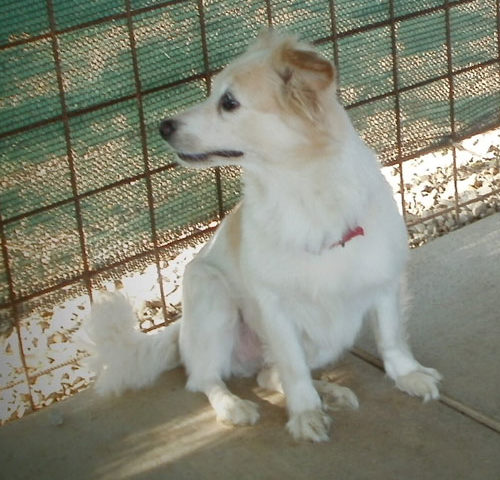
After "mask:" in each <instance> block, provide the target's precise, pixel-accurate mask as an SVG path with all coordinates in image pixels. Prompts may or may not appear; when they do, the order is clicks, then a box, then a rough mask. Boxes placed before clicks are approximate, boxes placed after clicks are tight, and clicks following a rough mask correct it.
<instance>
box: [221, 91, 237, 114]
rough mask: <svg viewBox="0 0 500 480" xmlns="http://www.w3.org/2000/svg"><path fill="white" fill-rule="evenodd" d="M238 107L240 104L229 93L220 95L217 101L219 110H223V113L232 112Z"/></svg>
mask: <svg viewBox="0 0 500 480" xmlns="http://www.w3.org/2000/svg"><path fill="white" fill-rule="evenodd" d="M239 106H240V103H239V102H238V100H236V98H234V97H233V94H232V93H231V92H226V93H225V94H224V95H222V97H221V99H220V101H219V108H220V109H222V110H224V111H225V112H232V111H233V110H236V109H237V108H238V107H239Z"/></svg>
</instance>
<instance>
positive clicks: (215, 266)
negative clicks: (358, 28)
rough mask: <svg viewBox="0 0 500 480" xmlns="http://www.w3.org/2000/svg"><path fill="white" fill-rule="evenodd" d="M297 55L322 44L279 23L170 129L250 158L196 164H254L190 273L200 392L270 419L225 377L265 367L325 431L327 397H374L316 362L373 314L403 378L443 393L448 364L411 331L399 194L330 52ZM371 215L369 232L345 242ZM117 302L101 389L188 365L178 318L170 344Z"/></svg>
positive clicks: (233, 416)
mask: <svg viewBox="0 0 500 480" xmlns="http://www.w3.org/2000/svg"><path fill="white" fill-rule="evenodd" d="M297 51H299V54H300V53H301V52H302V53H304V52H311V49H310V47H309V46H306V45H303V44H300V43H297V42H296V40H294V39H291V38H289V37H281V36H279V35H275V34H274V35H269V36H268V37H266V38H264V39H261V40H260V41H259V42H258V43H257V45H256V46H254V47H252V48H251V49H250V50H249V52H248V53H246V54H245V55H243V56H242V57H240V58H239V59H237V60H236V61H235V62H234V63H233V64H231V65H230V66H229V67H227V68H226V69H225V70H224V71H223V72H222V73H221V74H220V75H219V77H218V79H217V81H216V83H215V85H214V89H213V93H212V95H211V97H210V98H209V99H208V100H207V101H206V102H204V103H203V104H201V105H199V106H196V107H194V108H192V109H190V110H189V111H187V112H185V113H184V114H181V115H180V116H178V117H176V119H175V121H176V122H177V123H176V127H177V129H176V131H175V133H173V134H172V135H171V137H169V138H168V140H169V143H170V144H171V146H172V147H173V148H174V149H176V150H177V151H180V152H181V153H185V154H200V153H207V152H220V151H222V150H226V151H227V150H232V151H239V152H242V154H243V155H242V156H240V157H237V158H230V159H228V158H225V157H223V156H220V155H218V154H212V155H210V156H209V157H208V158H205V159H203V160H199V161H196V159H195V160H189V159H187V160H185V161H184V162H181V163H183V164H187V166H189V167H193V166H194V167H197V168H203V167H207V166H213V165H228V164H238V165H241V166H242V167H243V169H244V171H245V175H244V180H243V181H244V200H243V201H242V203H241V204H240V205H239V206H238V207H237V208H236V209H235V210H234V211H233V212H232V213H231V214H230V215H228V216H227V217H226V218H225V220H224V221H223V222H222V224H221V225H220V227H219V229H218V231H217V232H216V234H215V235H214V237H213V238H212V240H211V241H210V242H209V243H208V244H207V245H206V246H205V247H204V248H203V249H202V251H201V252H200V253H199V254H198V256H197V257H196V258H195V259H194V260H193V261H192V262H191V263H190V264H189V265H188V267H187V269H186V272H185V276H184V298H183V317H182V320H181V321H180V332H179V342H178V345H179V348H180V355H181V359H182V363H183V365H184V366H185V367H186V371H187V375H188V382H187V388H188V389H190V390H193V391H201V392H204V393H205V394H206V395H207V397H208V399H209V401H210V403H211V405H212V406H213V408H214V409H215V412H216V415H217V418H218V419H219V420H222V421H224V422H229V423H233V424H253V423H255V422H256V421H257V418H258V412H257V408H256V406H255V404H253V403H251V402H248V401H245V400H242V399H239V398H238V397H236V396H235V395H233V394H232V393H231V392H229V390H228V389H227V387H226V385H225V384H224V379H227V378H229V377H230V376H231V375H254V374H255V373H257V372H259V370H262V372H261V374H260V375H259V377H258V378H259V384H261V385H262V386H266V388H273V389H275V390H278V391H282V392H284V394H285V395H286V400H287V408H288V412H289V416H290V420H289V422H288V424H287V427H288V430H289V431H290V433H291V434H292V435H293V437H294V438H296V439H308V440H313V441H323V440H326V439H327V438H328V430H329V426H330V419H329V417H328V415H327V414H326V412H325V408H324V403H323V401H322V398H321V396H320V395H323V396H324V397H325V396H326V397H329V399H330V400H332V399H333V400H334V402H336V403H340V404H344V405H348V406H350V407H353V408H356V407H357V404H358V402H357V399H356V396H355V395H354V394H353V393H352V392H351V391H350V390H349V389H347V388H345V387H340V386H337V385H332V386H328V384H327V383H326V382H314V381H313V380H312V378H311V374H310V371H311V369H313V368H318V367H322V366H324V365H326V364H328V363H330V362H333V361H335V360H336V359H337V358H338V357H339V356H340V355H341V354H342V353H343V352H344V351H345V350H346V349H347V348H349V347H351V346H352V344H353V342H354V340H355V338H356V335H357V333H358V331H359V329H360V327H361V325H362V322H363V319H364V318H365V317H366V316H367V315H369V314H372V315H373V316H374V317H375V318H376V320H375V322H374V323H375V326H376V333H377V341H378V346H379V349H380V353H381V356H382V358H383V360H384V364H385V367H386V371H387V374H388V375H389V376H390V377H391V378H393V379H394V380H395V382H396V385H397V386H398V387H399V388H400V389H402V390H404V391H406V392H408V393H409V394H411V395H418V396H421V397H423V398H424V399H425V400H427V399H430V398H437V397H438V395H439V393H438V389H437V382H438V381H439V379H440V375H439V374H438V373H437V372H436V371H435V370H433V369H428V368H425V367H422V366H421V365H420V364H419V363H418V362H417V361H416V360H415V358H414V357H413V355H412V353H411V352H410V349H409V347H408V344H407V341H406V333H405V328H404V323H403V321H402V318H401V317H402V316H401V305H400V296H401V293H400V289H401V287H400V285H401V279H402V277H403V275H404V269H405V265H406V260H407V236H406V230H405V225H404V223H403V220H402V218H401V217H400V215H399V213H398V211H397V207H396V205H395V202H394V200H393V197H392V192H391V191H390V188H389V186H388V185H387V184H386V182H385V180H384V178H383V176H382V175H381V173H380V171H379V167H378V164H377V161H376V158H375V156H374V154H373V153H372V151H371V150H370V149H369V148H368V147H367V146H366V145H365V144H364V143H363V142H362V140H361V139H360V137H359V136H358V135H357V133H356V132H355V130H354V128H353V127H352V125H351V123H350V121H349V119H348V116H347V115H346V113H345V112H344V110H343V109H342V107H341V106H340V104H339V103H338V102H337V99H336V96H335V84H334V82H333V81H332V78H331V77H332V76H331V74H330V73H331V71H330V70H329V68H330V67H329V64H327V63H326V61H324V60H318V58H319V57H317V56H316V55H315V54H312V53H311V54H309V53H306V55H302V54H301V55H295V54H296V53H297ZM294 55H295V56H294ZM322 62H323V63H322ZM227 91H231V93H232V94H233V95H234V97H235V98H237V99H238V101H239V102H240V106H239V108H237V109H235V110H234V111H224V110H221V108H220V98H221V97H222V96H223V95H224V93H225V92H227ZM311 92H312V93H311ZM285 95H286V96H285ZM307 109H309V110H307ZM304 110H305V112H304ZM357 226H361V227H362V228H363V229H364V232H365V235H364V236H358V237H355V238H353V239H352V240H350V241H349V242H348V243H347V244H346V245H345V247H341V246H334V245H335V244H336V243H337V242H339V241H340V240H341V239H342V237H343V235H344V234H345V233H346V232H347V231H348V230H349V229H353V228H355V227H357ZM110 302H111V304H110V305H109V306H108V307H106V306H105V305H104V304H101V305H97V306H96V307H95V309H94V321H93V322H94V324H96V327H95V328H94V333H95V338H96V340H95V341H96V343H98V344H99V345H100V347H99V350H100V353H101V358H102V362H103V363H104V364H105V365H106V366H107V369H106V370H105V371H104V376H102V377H100V378H99V380H98V387H99V388H100V390H101V391H106V390H115V391H118V390H122V389H123V388H124V387H133V388H137V387H140V386H142V385H144V384H149V383H151V381H152V380H153V378H154V377H156V376H157V375H158V374H159V372H160V371H161V370H163V369H167V368H170V367H172V366H173V365H175V364H176V361H175V358H176V353H175V349H176V345H177V344H176V333H177V330H176V327H175V326H173V327H169V328H170V329H173V330H171V331H173V333H172V334H169V333H164V334H162V336H160V337H159V339H157V340H156V341H154V340H153V339H152V338H150V337H147V336H141V335H140V334H139V333H138V332H135V331H132V330H131V327H130V325H131V324H132V313H131V312H130V311H129V310H127V309H126V307H125V306H124V304H123V302H122V300H121V299H111V300H110ZM120 312H121V313H120ZM118 314H120V315H122V316H123V317H125V318H126V321H127V323H128V325H122V324H121V323H119V321H118V319H117V318H115V316H116V315H118ZM106 325H109V326H107V327H105V326H106ZM103 327H105V330H104V331H103ZM167 332H168V329H167ZM115 342H117V344H115ZM101 345H102V346H101ZM149 369H151V370H150V371H149ZM325 403H326V402H325Z"/></svg>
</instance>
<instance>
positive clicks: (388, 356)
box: [375, 286, 441, 401]
mask: <svg viewBox="0 0 500 480" xmlns="http://www.w3.org/2000/svg"><path fill="white" fill-rule="evenodd" d="M400 303H401V300H400V288H399V286H396V287H394V288H391V289H387V290H385V291H383V292H382V293H381V294H380V295H379V298H378V299H377V302H376V305H375V310H376V325H375V326H376V330H375V336H376V339H377V346H378V349H379V352H380V354H381V356H382V359H383V361H384V367H385V371H386V373H387V375H389V377H391V378H392V379H393V380H394V381H395V382H396V386H397V387H398V388H399V389H400V390H403V391H404V392H406V393H408V394H409V395H415V396H419V397H422V398H423V399H424V400H425V401H427V400H430V399H436V398H438V397H439V390H438V386H437V385H438V382H439V381H440V380H441V375H440V374H439V372H438V371H437V370H434V369H433V368H426V367H423V366H422V365H420V363H418V362H417V360H415V357H414V356H413V354H412V352H411V350H410V347H409V346H408V343H407V339H406V337H407V335H406V329H405V324H404V322H403V319H402V314H401V304H400Z"/></svg>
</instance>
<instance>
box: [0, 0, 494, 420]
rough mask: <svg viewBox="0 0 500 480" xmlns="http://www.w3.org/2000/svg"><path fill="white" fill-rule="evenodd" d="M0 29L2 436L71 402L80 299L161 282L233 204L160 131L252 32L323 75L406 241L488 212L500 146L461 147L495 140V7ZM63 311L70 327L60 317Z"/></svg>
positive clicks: (218, 11) (59, 4) (375, 6)
mask: <svg viewBox="0 0 500 480" xmlns="http://www.w3.org/2000/svg"><path fill="white" fill-rule="evenodd" d="M0 20H1V21H0V91H1V94H0V238H1V245H2V248H1V251H0V256H1V259H0V331H1V332H2V334H3V347H2V350H3V352H0V354H2V355H3V357H2V358H3V359H4V361H2V364H1V366H0V407H1V408H0V410H3V413H2V415H1V420H6V419H8V418H10V417H11V416H16V415H17V416H19V415H20V412H23V411H30V410H36V409H37V408H40V407H41V406H43V405H45V404H47V403H50V401H52V400H54V399H58V398H61V396H64V395H67V394H69V393H71V392H72V391H75V390H78V389H79V388H80V386H81V385H80V384H81V383H82V381H83V380H82V376H81V375H79V374H78V373H75V372H78V368H77V367H76V366H75V365H76V364H77V363H78V359H79V358H80V356H83V355H84V352H76V353H75V355H74V357H73V358H72V359H70V360H68V359H66V358H63V357H62V356H61V355H60V354H58V353H57V352H58V346H59V345H60V344H61V343H64V338H66V337H68V336H70V335H71V334H72V332H73V331H74V330H76V329H77V327H78V326H79V321H80V316H79V315H78V314H75V313H74V312H75V311H76V312H77V313H78V310H81V311H82V315H83V313H85V312H86V311H87V309H88V303H89V299H92V296H93V292H94V291H95V289H97V288H99V287H100V286H101V285H102V284H103V283H105V282H106V281H109V280H110V279H111V280H112V279H115V280H116V281H118V279H120V278H121V277H122V276H123V274H124V273H125V272H130V271H134V270H140V269H144V268H146V266H153V267H152V268H153V274H154V275H155V276H156V278H157V277H158V276H162V275H164V273H165V268H167V267H168V265H170V264H171V262H172V259H174V258H175V257H176V256H177V255H178V254H179V253H180V252H181V251H182V248H184V247H185V246H187V245H190V244H192V243H193V242H196V241H201V240H202V239H205V238H206V237H207V235H209V234H210V233H211V232H212V231H213V229H214V228H215V227H216V226H217V224H218V222H220V220H221V219H222V218H223V216H224V214H225V213H226V212H228V211H229V210H230V209H231V208H232V207H233V206H234V205H235V203H236V202H237V200H238V196H239V171H238V170H237V169H234V168H224V169H221V168H219V169H213V170H210V171H205V172H201V173H200V172H191V171H186V170H183V169H180V168H178V167H176V165H175V162H174V158H173V157H172V156H171V154H169V153H168V152H167V151H166V150H165V149H164V145H163V143H164V142H163V141H162V140H161V139H160V138H159V135H158V134H157V125H158V122H159V120H160V119H162V118H163V117H165V116H166V115H170V114H173V113H175V112H177V111H179V110H182V109H184V108H185V107H187V106H189V105H191V104H193V103H196V102H198V101H200V100H202V99H203V98H205V97H206V95H207V94H208V93H209V92H210V86H211V81H212V78H213V76H214V75H215V74H216V73H217V72H218V71H220V69H221V68H222V67H223V66H224V65H225V64H226V63H227V62H228V61H230V60H231V59H232V58H233V57H234V56H235V55H237V54H238V53H240V52H242V51H243V50H244V48H245V46H246V45H247V43H248V42H249V41H250V40H251V39H252V38H253V37H255V36H256V35H257V33H258V32H259V31H260V30H261V29H262V28H263V27H266V26H272V27H274V28H277V29H284V30H288V31H293V32H296V33H298V34H299V35H300V36H301V37H302V38H304V39H305V40H308V41H310V42H313V43H314V44H316V45H317V46H318V48H319V49H320V50H321V51H322V53H323V54H324V55H325V56H326V57H328V58H330V59H332V60H333V61H334V62H335V64H336V66H337V70H338V76H339V79H340V87H339V95H340V98H341V100H342V103H343V104H344V105H345V106H346V108H347V109H348V111H349V113H350V116H351V118H352V119H353V121H354V123H355V125H356V127H357V128H358V130H359V131H360V132H361V134H362V136H363V137H364V138H365V140H366V141H367V142H368V143H369V144H370V145H371V146H372V147H373V148H374V149H375V150H376V151H377V153H378V154H379V157H380V159H381V162H382V164H383V165H384V166H385V169H386V170H387V172H386V173H387V175H388V177H390V179H391V183H392V184H393V186H394V188H395V190H396V191H397V192H398V193H399V200H400V204H401V208H402V211H403V214H404V215H405V217H406V220H407V223H408V225H409V229H410V235H411V238H412V241H413V242H414V243H415V244H418V243H421V242H422V241H425V239H426V238H428V237H429V235H434V234H440V233H442V232H443V231H447V230H450V229H454V228H456V227H458V226H460V225H461V224H463V223H466V222H467V221H470V220H471V217H473V216H480V215H484V214H486V213H488V211H492V210H495V209H498V205H499V201H498V199H499V196H500V187H499V185H498V179H499V177H498V172H499V168H498V166H499V165H498V164H499V157H500V151H499V150H498V145H500V142H497V143H496V144H495V142H494V141H492V142H490V144H489V145H487V148H486V149H484V148H483V149H482V150H480V153H477V151H476V152H475V153H474V152H472V154H470V149H469V147H468V146H467V145H465V146H464V144H462V143H460V142H461V141H462V140H463V139H467V138H468V137H470V136H472V135H477V134H479V133H482V132H488V131H491V130H492V129H494V128H496V127H498V126H499V125H500V38H499V37H500V36H499V30H500V0H461V1H451V0H450V1H448V0H324V1H319V0H299V1H295V0H294V1H280V0H255V1H251V2H232V1H225V0H171V1H159V0H124V1H118V0H113V1H108V0H96V1H94V2H77V1H75V0H16V1H14V0H7V1H4V2H2V4H1V5H0ZM495 135H496V137H495V138H496V139H498V133H497V134H495ZM474 141H476V143H477V142H480V140H474ZM483 143H484V142H483ZM481 148H482V147H481ZM434 151H439V152H440V153H439V155H434V156H432V155H431V156H428V157H426V164H425V165H426V167H425V168H424V170H422V169H420V170H419V168H417V165H416V162H417V163H418V162H421V160H420V159H421V155H422V154H424V153H428V152H434ZM464 152H465V153H464ZM464 155H465V157H467V158H466V159H464V158H465V157H464ZM419 165H420V163H419ZM422 171H423V173H422ZM471 171H472V172H473V174H474V175H475V176H474V179H473V181H474V182H475V183H474V184H473V185H472V186H473V187H474V189H473V190H472V192H473V193H472V194H471V191H470V189H469V190H468V191H467V192H465V191H464V190H463V188H461V186H462V184H463V182H466V183H467V182H468V183H467V184H468V185H469V184H471V180H470V175H471V173H470V172H471ZM423 177H425V181H423ZM461 182H462V183H461ZM478 182H479V183H478ZM434 184H435V185H434ZM429 185H433V188H431V190H432V192H431V191H428V192H427V193H428V195H427V197H425V193H426V189H428V188H429ZM434 187H435V188H434ZM476 187H477V188H476ZM418 189H420V193H422V191H423V194H424V197H425V199H426V201H427V200H428V199H429V198H430V201H427V203H428V205H427V208H422V202H419V201H417V200H415V198H416V196H415V194H414V193H415V190H418ZM424 203H425V202H424ZM477 205H480V206H481V208H476V210H475V211H474V206H477ZM466 211H470V212H471V213H472V214H471V215H469V214H467V215H464V212H466ZM436 219H445V220H446V221H439V222H437V223H436V221H437V220H436ZM429 225H431V226H432V227H433V228H431V229H429V228H427V226H429ZM157 286H158V291H157V292H156V294H157V296H158V299H159V300H158V301H159V308H160V310H161V312H162V314H163V317H162V318H163V322H168V321H169V320H170V319H171V318H172V317H173V316H174V315H176V314H177V311H176V309H175V308H173V309H172V304H171V302H169V301H168V298H167V297H168V296H169V295H170V290H169V288H168V286H166V284H165V282H157ZM78 295H83V297H79V298H80V299H81V298H84V300H80V303H79V304H78V305H77V306H76V307H75V308H76V310H71V311H72V312H73V313H69V310H70V309H68V308H67V309H66V311H64V308H63V309H62V310H61V308H59V307H56V306H57V305H60V303H61V301H62V300H65V299H68V298H76V297H77V296H78ZM75 305H76V304H75ZM58 308H59V310H58ZM72 315H73V316H74V317H75V318H73V317H72ZM63 319H65V321H63ZM156 326H157V325H156ZM28 338H30V340H28ZM33 339H35V340H36V341H35V340H33ZM36 354H38V355H36ZM35 357H36V359H37V360H36V361H35V360H34V358H35ZM56 370H57V371H59V372H60V375H59V377H58V378H59V380H58V381H59V383H61V382H62V384H63V386H62V387H61V386H58V387H55V393H54V394H53V395H52V394H51V395H52V396H51V395H49V397H50V398H49V399H47V395H46V394H44V393H43V392H44V391H54V388H53V389H52V390H51V389H50V388H48V387H46V386H45V387H44V386H43V385H44V382H45V384H46V383H47V382H48V383H49V384H50V382H51V381H53V380H51V378H52V379H53V377H50V376H48V375H49V373H50V372H54V371H56ZM47 379H48V380H47ZM61 379H63V380H61ZM47 389H48V390H47ZM14 403H15V404H16V405H21V407H16V408H17V410H16V409H14V410H12V408H10V407H9V408H10V409H9V408H7V405H10V404H14Z"/></svg>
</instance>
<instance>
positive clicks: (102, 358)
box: [85, 293, 180, 395]
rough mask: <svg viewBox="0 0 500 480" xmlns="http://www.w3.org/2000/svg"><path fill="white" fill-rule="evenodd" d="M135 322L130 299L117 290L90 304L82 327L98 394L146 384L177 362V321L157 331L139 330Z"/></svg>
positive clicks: (112, 392)
mask: <svg viewBox="0 0 500 480" xmlns="http://www.w3.org/2000/svg"><path fill="white" fill-rule="evenodd" d="M137 324H138V323H137V316H136V314H135V313H134V310H133V308H132V305H131V303H130V301H129V300H128V299H127V298H126V297H125V296H124V295H122V294H120V293H111V294H105V295H103V297H102V298H100V299H99V300H98V301H96V302H95V303H94V304H93V306H92V311H91V314H90V318H89V321H88V322H87V324H86V328H85V330H86V334H87V337H88V341H89V347H90V350H91V359H90V366H91V368H92V369H93V370H94V371H95V372H96V374H97V380H96V383H95V389H96V391H97V392H98V393H99V394H101V395H108V394H120V393H122V392H123V391H125V390H129V389H139V388H143V387H146V386H148V385H151V384H152V383H153V382H154V381H155V380H156V379H157V378H158V376H159V375H160V374H161V373H162V372H164V371H165V370H170V369H172V368H175V367H177V366H178V365H179V364H180V358H179V346H178V345H179V342H178V339H179V329H180V322H175V323H173V324H171V325H169V326H167V327H166V328H164V329H163V330H161V331H159V332H157V333H156V334H145V333H142V332H140V331H139V330H137V329H136V328H135V327H136V326H137Z"/></svg>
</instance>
